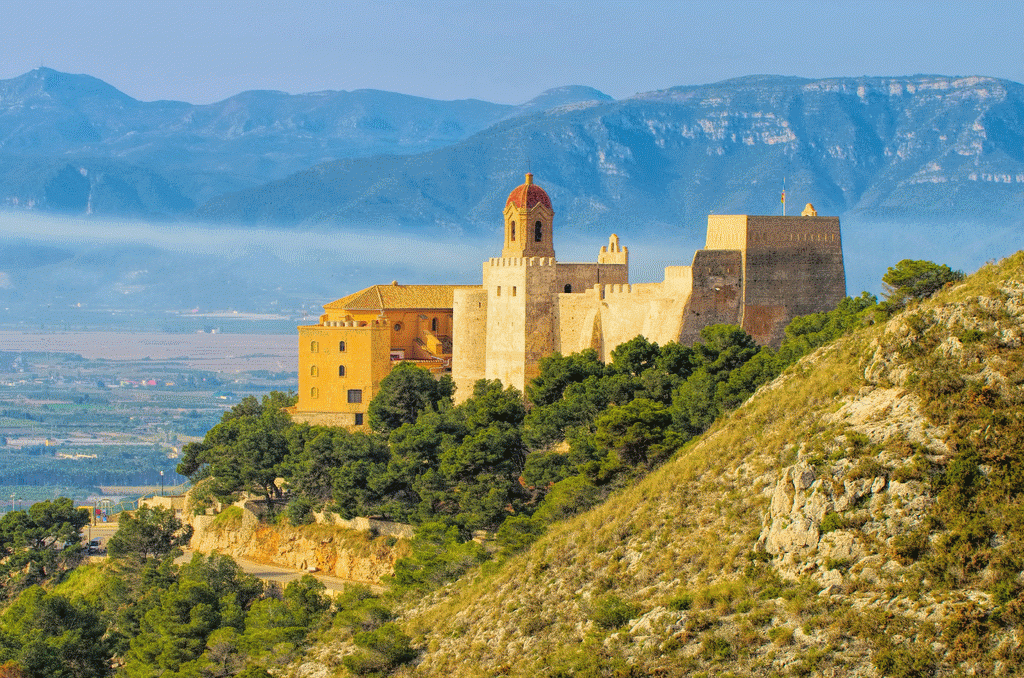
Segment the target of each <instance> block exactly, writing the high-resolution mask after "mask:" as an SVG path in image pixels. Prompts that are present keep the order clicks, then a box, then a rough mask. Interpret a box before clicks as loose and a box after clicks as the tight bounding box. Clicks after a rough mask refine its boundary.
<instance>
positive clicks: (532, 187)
mask: <svg viewBox="0 0 1024 678" xmlns="http://www.w3.org/2000/svg"><path fill="white" fill-rule="evenodd" d="M537 203H540V204H542V205H544V207H547V208H548V209H551V198H549V197H548V194H547V193H545V192H544V189H543V188H541V187H540V186H538V185H537V184H535V183H533V175H532V174H527V175H526V183H525V184H523V185H522V186H520V187H519V188H516V189H514V190H513V191H512V192H511V193H509V194H508V200H506V201H505V207H508V206H509V205H515V206H516V207H518V208H522V207H524V206H525V207H526V209H530V208H531V207H533V206H534V205H536V204H537Z"/></svg>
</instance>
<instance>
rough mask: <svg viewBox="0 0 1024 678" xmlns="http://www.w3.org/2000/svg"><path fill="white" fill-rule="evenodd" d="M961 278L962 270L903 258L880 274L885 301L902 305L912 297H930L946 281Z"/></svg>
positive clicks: (962, 275)
mask: <svg viewBox="0 0 1024 678" xmlns="http://www.w3.org/2000/svg"><path fill="white" fill-rule="evenodd" d="M963 278H964V274H963V271H954V270H953V269H951V268H950V267H949V266H947V265H946V264H941V265H940V264H936V263H934V262H931V261H915V260H913V259H903V260H902V261H900V262H899V263H897V264H896V265H895V266H890V267H889V269H888V270H887V271H886V272H885V275H883V276H882V291H883V292H884V294H885V299H886V301H888V302H889V303H890V304H893V305H895V306H902V305H904V304H906V303H907V302H908V301H911V300H913V299H924V298H926V297H930V296H931V295H933V294H935V292H937V291H938V290H940V289H941V288H942V287H943V285H945V284H946V283H951V282H958V281H960V280H963Z"/></svg>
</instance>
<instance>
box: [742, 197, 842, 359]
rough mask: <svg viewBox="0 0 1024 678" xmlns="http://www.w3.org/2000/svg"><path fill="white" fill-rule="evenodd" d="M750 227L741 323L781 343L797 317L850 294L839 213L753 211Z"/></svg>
mask: <svg viewBox="0 0 1024 678" xmlns="http://www.w3.org/2000/svg"><path fill="white" fill-rule="evenodd" d="M747 228H748V234H747V247H746V250H745V267H744V268H745V281H744V312H743V319H742V325H743V329H744V330H746V331H747V333H748V334H750V336H752V337H753V338H754V339H755V340H756V341H757V342H758V343H760V344H766V345H770V346H778V344H779V343H780V342H781V341H782V339H783V337H784V334H785V328H786V325H787V324H789V321H790V320H792V319H793V318H794V317H796V316H798V315H806V314H808V313H817V312H821V311H825V310H829V309H831V308H834V307H835V306H836V305H837V304H838V303H839V302H840V301H842V300H843V298H844V297H845V296H846V272H845V270H844V267H843V249H842V239H841V236H840V231H839V218H838V217H816V216H815V217H811V216H808V217H769V216H751V217H748V222H747Z"/></svg>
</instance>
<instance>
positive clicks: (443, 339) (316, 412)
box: [289, 282, 460, 427]
mask: <svg viewBox="0 0 1024 678" xmlns="http://www.w3.org/2000/svg"><path fill="white" fill-rule="evenodd" d="M459 288H460V286H458V285H399V284H398V283H397V282H393V283H392V284H390V285H374V286H372V287H367V288H366V289H364V290H361V291H359V292H356V293H355V294H350V295H349V296H347V297H343V298H341V299H338V300H337V301H333V302H331V303H329V304H327V305H326V306H324V313H323V315H321V316H320V322H318V323H317V324H316V325H300V326H299V328H298V331H299V401H298V403H297V404H296V405H294V406H293V407H291V408H289V412H290V413H291V415H292V419H294V420H296V421H304V422H308V423H310V424H320V425H324V426H348V427H358V426H363V425H365V424H366V418H365V415H366V408H367V406H368V405H369V403H370V400H372V399H373V396H375V395H376V394H377V391H378V390H379V388H380V381H381V379H383V378H384V377H385V376H387V374H388V372H390V371H391V366H392V364H394V363H395V362H399V361H403V360H408V361H412V362H414V363H416V364H417V365H419V366H420V367H424V368H426V369H429V370H430V371H431V372H434V373H439V374H440V373H445V372H450V371H451V359H452V295H453V294H454V292H455V290H456V289H459Z"/></svg>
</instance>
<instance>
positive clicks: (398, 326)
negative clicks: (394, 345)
mask: <svg viewBox="0 0 1024 678" xmlns="http://www.w3.org/2000/svg"><path fill="white" fill-rule="evenodd" d="M401 331H402V323H395V332H401Z"/></svg>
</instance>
